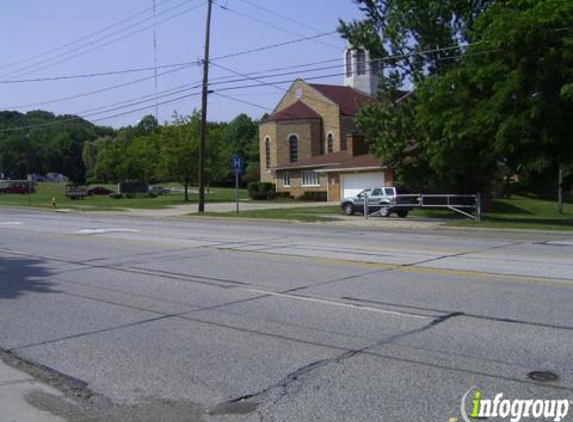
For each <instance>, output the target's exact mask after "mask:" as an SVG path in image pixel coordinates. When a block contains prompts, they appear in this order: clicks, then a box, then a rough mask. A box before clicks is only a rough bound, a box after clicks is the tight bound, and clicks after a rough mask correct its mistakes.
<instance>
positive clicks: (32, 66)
mask: <svg viewBox="0 0 573 422" xmlns="http://www.w3.org/2000/svg"><path fill="white" fill-rule="evenodd" d="M193 1H195V0H191V2H193ZM186 3H188V0H185V1H183V2H181V3H178V4H177V5H175V6H173V7H171V8H170V9H167V10H165V11H163V12H161V13H159V14H158V15H161V14H164V13H167V12H170V11H172V10H174V9H176V8H179V7H180V6H182V5H184V4H186ZM204 4H205V2H203V3H200V4H198V5H196V6H194V7H191V8H188V9H185V10H183V11H180V12H178V13H176V14H174V15H171V16H169V17H167V18H165V19H163V20H161V21H158V22H157V24H162V23H165V22H168V21H170V20H173V19H175V18H178V17H180V16H182V15H184V14H185V13H188V12H191V11H193V10H195V9H198V8H199V7H201V6H203V5H204ZM151 19H153V17H151V18H146V19H144V20H142V21H140V22H137V23H135V24H132V25H130V26H128V27H126V28H123V29H121V30H118V31H115V32H112V33H111V34H107V35H105V36H103V37H100V38H98V39H96V40H94V41H91V42H89V43H87V44H84V45H81V46H79V47H76V48H74V49H72V50H70V51H67V52H64V53H60V54H57V55H56V56H54V57H52V58H49V59H46V60H43V61H40V62H37V63H35V64H32V65H30V66H26V67H23V68H20V69H18V70H15V71H12V72H9V73H5V74H3V75H0V77H5V76H10V75H14V74H20V75H22V76H25V75H29V74H31V73H34V72H37V71H39V70H43V69H47V68H50V67H53V66H56V65H58V64H61V63H65V62H68V61H70V60H73V59H76V58H78V57H82V56H85V55H86V54H88V53H91V52H92V51H95V50H99V49H100V48H103V47H106V46H108V45H111V44H114V43H116V42H119V41H122V40H124V39H126V38H129V37H131V36H133V35H136V34H139V33H141V32H144V31H146V30H148V29H151V28H153V26H154V25H153V24H151V25H148V26H145V27H143V28H140V29H138V30H136V31H133V32H130V33H128V34H126V35H123V36H121V37H118V38H114V39H112V40H110V41H108V42H105V43H103V44H100V45H97V46H95V47H93V48H90V49H88V50H85V51H81V50H82V49H84V48H86V47H90V46H91V45H94V44H97V43H98V42H100V41H103V40H105V39H107V38H109V37H111V36H113V35H117V34H119V33H122V32H125V31H126V30H128V29H131V28H133V27H135V26H138V25H140V24H142V23H145V22H147V21H149V20H151ZM78 51H80V52H79V53H78V54H74V55H72V56H70V57H66V58H63V59H62V60H56V59H58V58H60V57H65V56H68V55H70V54H72V53H75V52H78ZM54 60H56V61H54ZM50 62H53V63H50ZM43 64H46V65H45V66H41V65H43ZM38 66H40V67H38ZM28 69H31V70H29V71H28V72H24V73H22V72H23V71H26V70H28Z"/></svg>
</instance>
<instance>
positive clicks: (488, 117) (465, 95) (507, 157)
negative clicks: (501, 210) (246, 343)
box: [342, 0, 573, 190]
mask: <svg viewBox="0 0 573 422" xmlns="http://www.w3.org/2000/svg"><path fill="white" fill-rule="evenodd" d="M359 3H361V4H362V6H363V7H364V10H365V12H366V13H367V19H366V20H365V21H362V22H357V23H352V24H348V25H342V31H343V33H344V34H345V35H346V36H347V37H348V38H349V39H350V40H354V42H358V43H360V42H362V43H363V44H362V45H363V46H365V47H367V48H371V47H372V48H374V51H376V52H377V54H379V55H380V56H382V57H384V54H386V55H389V51H392V52H394V53H396V52H398V53H399V52H400V51H402V52H404V53H405V54H406V55H407V56H408V57H409V58H410V59H412V60H408V61H403V60H402V59H400V58H399V59H396V60H397V61H396V60H394V59H392V60H388V61H387V62H385V63H387V64H388V66H389V67H390V69H387V72H386V74H387V75H389V76H388V78H386V79H385V83H383V84H382V86H383V88H387V87H390V88H392V87H398V86H399V84H400V83H402V82H404V80H405V78H406V75H409V76H410V77H411V79H410V81H411V82H413V85H412V87H413V91H414V94H413V95H411V96H410V97H409V98H408V99H407V100H406V101H404V102H403V103H402V104H400V105H396V104H393V103H392V102H391V99H392V95H391V91H392V90H391V89H387V90H385V89H383V90H382V95H381V103H380V104H379V105H376V106H370V107H367V108H365V109H364V110H363V111H362V113H361V115H360V117H359V119H358V121H359V126H360V128H361V129H362V130H363V131H364V132H366V133H367V134H369V135H370V140H371V141H372V143H373V145H372V146H373V149H374V151H376V152H377V154H378V155H380V156H381V157H382V158H383V159H385V160H387V161H388V162H389V163H397V164H402V166H403V167H402V168H405V169H407V168H408V166H407V165H405V164H407V162H408V160H410V163H411V164H412V163H413V164H415V165H416V166H418V168H422V169H424V168H425V167H427V170H428V176H430V177H432V178H434V179H435V180H436V181H437V184H438V185H440V186H451V182H450V181H455V183H454V184H453V185H454V187H456V188H457V189H460V190H475V189H480V190H484V189H485V190H488V189H491V185H492V181H493V180H494V179H495V178H496V177H498V176H499V175H500V174H501V170H502V169H505V170H506V171H507V172H508V173H509V174H519V175H520V176H521V177H522V178H524V177H528V176H530V175H531V174H535V173H541V172H546V171H549V170H551V169H552V168H557V167H560V168H567V167H569V166H571V163H572V160H573V157H572V156H573V151H572V149H573V142H571V141H572V140H571V131H570V130H568V127H569V126H570V121H571V118H572V117H573V116H572V114H571V113H572V110H573V107H572V104H571V102H572V97H571V90H572V88H571V83H572V82H571V81H572V80H573V53H572V51H573V48H572V47H573V39H572V34H573V31H571V27H570V22H571V21H572V19H573V4H571V2H562V1H559V0H506V1H496V2H493V1H490V2H454V1H451V2H450V1H445V2H421V1H414V2H406V1H401V0H393V1H385V2H382V1H359ZM466 3H467V4H466ZM406 4H412V5H413V10H417V11H418V12H421V11H422V13H418V16H421V18H417V17H415V16H412V17H411V18H412V19H410V17H408V14H406V15H404V16H403V17H402V18H400V13H396V12H397V11H400V10H401V11H404V7H406ZM424 5H426V6H427V8H428V10H427V11H426V12H423V10H422V9H419V7H424ZM468 6H469V7H470V8H469V9H468V8H467V7H468ZM444 7H446V8H449V9H448V10H449V12H448V13H449V14H443V15H441V14H438V15H435V14H434V12H435V11H436V10H441V8H444ZM436 8H437V9H436ZM377 13H378V14H377ZM424 16H434V17H436V16H442V17H441V18H440V19H438V20H436V22H437V23H435V24H434V23H432V22H431V20H428V19H425V18H424ZM448 16H449V17H450V18H451V19H450V18H448V19H446V18H447V17H448ZM422 18H423V19H422ZM420 19H422V20H420ZM424 22H425V24H424ZM422 24H423V25H422ZM440 28H442V29H444V31H440ZM365 34H366V35H368V34H370V35H371V37H372V39H371V40H369V39H368V38H367V36H366V35H365ZM380 34H382V35H381V36H380ZM440 34H442V35H444V37H443V38H442V36H441V35H440ZM376 36H379V38H380V39H379V40H378V39H376ZM404 36H405V38H403V41H401V42H400V41H399V40H396V37H398V38H400V37H404ZM448 38H450V41H449V42H448V43H446V39H448ZM458 39H459V40H458ZM429 40H430V41H431V40H433V41H434V42H435V44H434V46H437V47H447V46H451V45H453V46H455V45H457V43H458V42H462V43H469V45H468V46H467V47H466V48H464V49H463V50H455V51H456V56H457V57H447V56H446V57H440V55H438V56H437V57H436V56H434V55H430V56H428V54H415V51H416V49H425V48H426V49H427V47H428V45H429V44H428V41H429ZM376 43H378V44H376ZM404 44H406V45H404ZM410 44H411V45H410ZM377 48H378V49H381V52H380V51H379V50H377ZM412 49H413V51H412ZM447 51H449V50H443V52H444V54H446V52H447ZM414 58H415V59H416V60H418V61H421V63H420V64H417V63H415V60H414ZM444 59H447V60H444ZM442 61H444V62H447V65H445V66H441V65H440V64H439V63H437V62H442ZM393 75H394V76H395V75H399V76H398V77H393ZM387 80H390V82H388V81H387ZM388 93H389V94H388ZM551 171H553V170H551ZM449 182H450V183H449Z"/></svg>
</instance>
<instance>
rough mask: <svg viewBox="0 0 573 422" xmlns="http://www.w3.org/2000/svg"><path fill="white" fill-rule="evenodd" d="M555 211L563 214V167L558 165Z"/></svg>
mask: <svg viewBox="0 0 573 422" xmlns="http://www.w3.org/2000/svg"><path fill="white" fill-rule="evenodd" d="M557 212H558V213H559V214H563V167H561V166H559V175H558V177H557Z"/></svg>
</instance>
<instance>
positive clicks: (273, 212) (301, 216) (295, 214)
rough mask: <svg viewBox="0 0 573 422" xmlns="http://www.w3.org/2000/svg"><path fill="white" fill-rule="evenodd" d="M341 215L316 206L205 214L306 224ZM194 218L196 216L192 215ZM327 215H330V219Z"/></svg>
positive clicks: (326, 207) (330, 207)
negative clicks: (292, 221)
mask: <svg viewBox="0 0 573 422" xmlns="http://www.w3.org/2000/svg"><path fill="white" fill-rule="evenodd" d="M336 214H339V215H340V214H342V211H341V210H340V207H339V206H330V205H329V206H316V207H300V208H299V207H296V208H277V209H269V210H251V211H241V212H239V214H236V213H235V212H206V213H205V214H203V215H204V216H206V217H236V218H269V219H277V220H294V221H302V222H306V223H315V222H321V221H334V220H336V217H335V215H336ZM193 215H194V216H196V215H197V214H193ZM329 215H332V217H330V216H329Z"/></svg>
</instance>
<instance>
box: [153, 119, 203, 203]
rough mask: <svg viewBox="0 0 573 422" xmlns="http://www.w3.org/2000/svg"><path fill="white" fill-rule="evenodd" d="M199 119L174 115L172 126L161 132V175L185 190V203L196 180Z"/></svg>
mask: <svg viewBox="0 0 573 422" xmlns="http://www.w3.org/2000/svg"><path fill="white" fill-rule="evenodd" d="M199 127H200V117H199V115H198V114H197V113H194V114H193V115H192V116H191V117H187V118H185V117H181V116H178V115H176V116H175V120H174V122H173V123H172V124H170V125H167V126H165V127H164V128H163V130H162V131H161V144H162V150H161V158H162V165H163V174H164V176H165V178H167V179H168V180H176V181H178V182H179V183H181V184H182V185H183V187H184V190H185V202H188V201H189V187H190V186H191V183H192V182H194V181H196V180H197V172H198V166H197V157H198V151H199V150H198V148H199Z"/></svg>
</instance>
